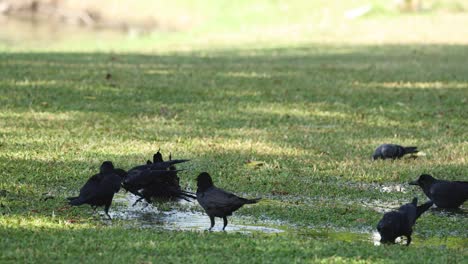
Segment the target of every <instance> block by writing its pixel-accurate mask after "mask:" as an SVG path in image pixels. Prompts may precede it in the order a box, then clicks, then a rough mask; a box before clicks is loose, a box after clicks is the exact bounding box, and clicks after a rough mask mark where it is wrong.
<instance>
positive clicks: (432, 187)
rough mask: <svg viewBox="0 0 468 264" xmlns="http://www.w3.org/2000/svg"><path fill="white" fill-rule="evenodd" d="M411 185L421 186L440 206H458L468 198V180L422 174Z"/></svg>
mask: <svg viewBox="0 0 468 264" xmlns="http://www.w3.org/2000/svg"><path fill="white" fill-rule="evenodd" d="M409 184H411V185H418V186H419V187H421V189H422V190H423V192H424V193H425V194H426V196H427V197H428V198H429V199H431V200H432V201H433V202H434V204H435V205H437V207H440V208H452V209H454V208H458V207H460V205H462V204H463V203H464V202H465V201H466V200H467V199H468V182H466V181H444V180H437V179H435V178H434V177H432V176H431V175H429V174H422V175H421V176H419V178H418V179H417V180H415V181H412V182H410V183H409Z"/></svg>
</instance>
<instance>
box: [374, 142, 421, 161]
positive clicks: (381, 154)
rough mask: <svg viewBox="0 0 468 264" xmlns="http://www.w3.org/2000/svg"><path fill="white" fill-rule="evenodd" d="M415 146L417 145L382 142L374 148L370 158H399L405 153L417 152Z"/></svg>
mask: <svg viewBox="0 0 468 264" xmlns="http://www.w3.org/2000/svg"><path fill="white" fill-rule="evenodd" d="M417 148H418V147H403V146H400V145H394V144H383V145H380V146H378V147H377V149H375V151H374V154H373V155H372V159H373V160H377V159H399V158H401V157H403V156H404V155H406V154H410V153H418V152H419V151H418V149H417Z"/></svg>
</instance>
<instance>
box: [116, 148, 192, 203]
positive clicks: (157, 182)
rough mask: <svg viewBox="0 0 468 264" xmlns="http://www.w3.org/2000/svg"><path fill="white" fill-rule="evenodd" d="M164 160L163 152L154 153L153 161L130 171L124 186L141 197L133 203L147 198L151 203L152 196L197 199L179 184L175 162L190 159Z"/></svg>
mask: <svg viewBox="0 0 468 264" xmlns="http://www.w3.org/2000/svg"><path fill="white" fill-rule="evenodd" d="M169 159H170V160H169V161H164V160H163V158H162V155H161V153H160V152H159V150H158V152H157V153H156V154H154V155H153V162H151V161H149V160H148V161H147V162H146V165H140V166H136V167H134V168H132V169H130V170H129V171H128V176H127V177H126V178H125V180H124V181H123V185H122V186H123V188H124V189H125V190H127V191H129V192H131V193H133V194H134V195H136V196H138V197H140V198H139V199H138V200H137V201H136V202H135V203H134V204H133V205H135V204H137V203H138V202H140V201H141V200H143V199H145V201H146V202H148V203H151V202H152V198H156V199H159V200H166V201H167V200H178V199H184V200H188V199H190V198H191V199H195V198H196V197H195V196H194V195H193V194H192V193H190V192H187V191H183V190H182V189H181V187H180V185H179V177H178V176H177V172H178V170H177V169H176V168H175V166H174V165H175V164H178V163H183V162H187V161H189V160H186V159H183V160H172V159H171V156H170V157H169Z"/></svg>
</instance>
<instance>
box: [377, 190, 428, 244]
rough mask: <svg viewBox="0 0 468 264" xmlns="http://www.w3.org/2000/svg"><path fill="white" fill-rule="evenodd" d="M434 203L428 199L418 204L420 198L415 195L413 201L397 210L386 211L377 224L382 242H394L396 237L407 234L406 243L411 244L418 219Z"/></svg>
mask: <svg viewBox="0 0 468 264" xmlns="http://www.w3.org/2000/svg"><path fill="white" fill-rule="evenodd" d="M432 205H433V202H432V201H428V202H426V203H424V204H422V205H420V206H418V199H417V198H416V197H415V198H413V201H412V202H411V203H407V204H405V205H402V206H401V207H400V208H398V210H397V211H391V212H388V213H385V214H384V216H383V218H382V219H381V220H380V221H379V223H378V225H377V231H379V234H380V237H381V239H380V242H381V243H393V244H394V243H395V239H396V238H398V237H400V236H406V238H407V239H408V240H407V242H406V245H407V246H409V244H410V243H411V235H412V233H413V226H414V224H415V223H416V219H418V218H419V217H420V216H421V215H422V214H423V213H424V212H426V211H427V210H428V209H429V208H431V206H432Z"/></svg>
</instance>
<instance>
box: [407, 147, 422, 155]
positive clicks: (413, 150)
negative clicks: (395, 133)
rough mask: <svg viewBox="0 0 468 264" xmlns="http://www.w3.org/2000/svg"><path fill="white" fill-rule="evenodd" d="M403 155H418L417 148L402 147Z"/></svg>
mask: <svg viewBox="0 0 468 264" xmlns="http://www.w3.org/2000/svg"><path fill="white" fill-rule="evenodd" d="M404 150H405V154H410V153H418V152H419V150H418V147H404Z"/></svg>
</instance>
